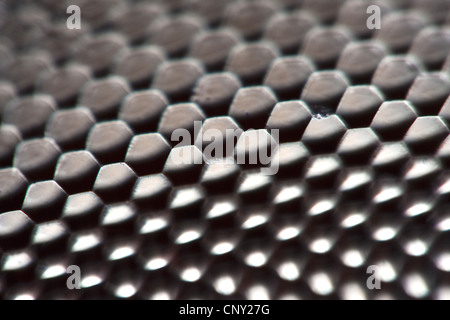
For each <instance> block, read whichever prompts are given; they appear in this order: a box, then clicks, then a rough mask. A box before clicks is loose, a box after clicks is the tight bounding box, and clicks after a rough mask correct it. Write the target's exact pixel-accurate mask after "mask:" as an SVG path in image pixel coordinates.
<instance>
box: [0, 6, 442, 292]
mask: <svg viewBox="0 0 450 320" xmlns="http://www.w3.org/2000/svg"><path fill="white" fill-rule="evenodd" d="M0 4H2V9H1V10H0V14H1V16H2V17H3V18H4V19H3V20H2V19H0V35H1V40H0V76H1V79H0V120H1V126H0V166H1V168H0V298H3V299H113V298H123V299H124V298H134V299H192V298H202V299H221V298H231V299H266V298H268V299H321V298H327V299H449V298H450V245H449V244H450V214H449V212H450V211H449V210H450V202H449V200H450V171H449V168H450V136H449V128H450V127H449V126H450V97H449V95H450V78H449V77H450V73H449V72H450V29H449V26H450V15H448V12H449V9H450V1H448V0H412V1H405V0H374V1H364V0H335V1H329V0H273V1H269V0H261V1H234V0H222V1H210V0H164V1H139V0H113V1H111V0H71V1H56V0H35V1H20V2H18V1H9V0H6V1H4V2H1V3H0ZM70 4H76V5H79V6H80V7H81V11H82V28H81V30H69V29H67V28H66V26H65V22H66V19H67V14H66V8H67V6H68V5H70ZM370 4H376V5H378V6H380V8H381V9H382V28H381V30H369V29H368V28H366V25H365V23H366V19H367V17H368V15H367V14H366V9H367V6H368V5H370ZM194 121H202V123H203V125H202V130H206V129H209V128H215V129H219V130H226V129H237V128H241V129H243V130H246V129H249V128H253V129H258V130H262V131H264V132H267V133H270V130H271V129H278V130H279V132H280V136H279V143H280V144H279V149H278V150H277V154H276V156H277V158H276V159H278V160H277V161H278V162H279V171H278V173H277V174H276V175H273V176H264V175H261V174H260V173H259V170H258V168H255V167H254V166H253V167H248V166H245V165H238V164H233V165H230V164H227V163H226V162H225V160H220V161H214V162H202V164H193V165H179V164H176V163H174V161H172V157H173V156H174V154H175V152H177V151H178V150H177V149H176V148H174V146H175V143H174V141H171V139H170V137H171V134H172V132H173V131H174V130H175V129H178V128H184V129H187V130H189V131H190V132H193V130H194ZM195 140H196V137H194V138H193V141H191V145H190V146H185V147H183V148H185V150H189V151H191V152H193V154H194V155H195V156H197V157H202V151H201V150H202V148H204V147H205V145H203V144H201V143H197V142H196V141H195ZM73 264H75V265H78V266H80V268H81V271H82V281H81V286H82V288H81V290H68V289H67V287H66V280H67V277H68V276H69V275H68V274H67V273H66V269H67V267H68V266H69V265H73ZM370 265H378V266H379V267H380V270H381V280H382V283H381V290H369V289H368V288H367V287H366V280H367V277H368V276H369V275H368V274H367V273H366V270H367V267H368V266H370Z"/></svg>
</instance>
